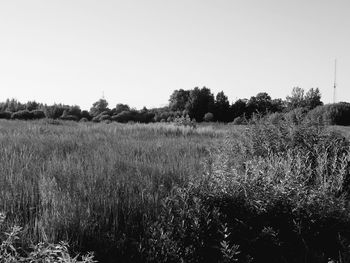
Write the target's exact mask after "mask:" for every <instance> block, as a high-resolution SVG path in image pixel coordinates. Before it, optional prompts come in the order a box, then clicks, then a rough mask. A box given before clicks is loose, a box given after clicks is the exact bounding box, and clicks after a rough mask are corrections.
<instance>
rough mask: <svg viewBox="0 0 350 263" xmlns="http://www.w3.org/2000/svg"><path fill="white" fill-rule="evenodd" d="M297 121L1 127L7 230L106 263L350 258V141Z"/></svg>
mask: <svg viewBox="0 0 350 263" xmlns="http://www.w3.org/2000/svg"><path fill="white" fill-rule="evenodd" d="M301 113H302V111H299V110H296V111H295V112H294V113H293V114H292V115H291V116H289V117H288V118H286V117H284V116H282V118H279V117H278V116H277V117H276V116H275V118H271V117H268V118H269V120H271V119H273V121H267V117H266V118H263V119H253V120H251V122H250V123H249V124H248V125H246V126H232V125H221V126H217V127H216V128H215V127H213V126H211V125H206V126H204V125H197V126H196V127H195V126H193V123H192V121H191V120H190V119H189V118H179V119H178V121H177V122H176V123H177V124H176V125H175V124H174V125H173V124H148V125H146V124H127V125H123V124H117V123H112V124H110V125H104V124H94V123H74V122H61V121H57V122H56V123H51V122H49V123H48V122H43V121H35V122H13V121H2V122H1V128H0V146H1V147H0V151H1V153H0V165H1V167H2V169H1V170H0V180H1V181H0V184H1V186H2V187H1V189H0V200H1V202H0V205H1V207H0V211H4V212H6V214H7V219H6V221H5V222H4V223H3V227H4V228H8V227H11V226H13V225H20V226H22V227H23V230H22V236H21V239H20V245H21V246H22V247H29V246H30V244H36V243H38V242H44V243H45V244H49V243H51V244H52V243H58V242H59V241H61V240H63V241H68V242H69V243H70V245H71V252H72V253H76V252H77V251H79V252H82V253H85V252H87V251H95V252H96V258H97V259H98V260H100V261H101V262H115V261H116V260H118V261H120V262H174V263H175V262H220V263H221V262H287V263H297V262H308V263H309V262H312V263H321V262H328V261H333V262H349V260H350V249H349V246H350V209H349V198H350V197H349V193H350V188H349V179H350V177H349V176H350V175H349V168H350V166H349V164H350V162H349V161H350V153H349V149H350V148H349V146H350V143H349V141H348V140H347V139H346V138H344V137H343V136H342V135H341V134H340V133H338V132H336V131H334V129H329V128H328V127H327V126H324V125H323V124H319V123H318V124H315V123H311V122H308V121H306V118H305V115H303V114H301ZM300 114H301V115H300ZM186 124H188V125H187V126H185V125H186ZM34 251H35V249H34Z"/></svg>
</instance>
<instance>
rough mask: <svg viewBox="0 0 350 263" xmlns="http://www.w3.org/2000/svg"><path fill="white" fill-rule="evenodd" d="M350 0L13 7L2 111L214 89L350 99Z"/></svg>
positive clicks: (1, 62) (4, 16)
mask: <svg viewBox="0 0 350 263" xmlns="http://www.w3.org/2000/svg"><path fill="white" fill-rule="evenodd" d="M349 14H350V1H348V0H307V1H305V0H294V1H290V0H210V1H209V0H176V1H175V0H171V1H170V0H147V1H146V0H124V1H119V0H114V1H106V0H98V1H97V0H95V1H92V0H31V1H28V0H2V1H0V40H1V41H0V91H1V92H0V101H3V100H5V99H6V98H17V99H18V100H20V101H22V102H26V101H28V100H36V101H39V102H44V103H49V104H51V103H54V102H61V103H65V104H71V105H72V104H78V105H80V106H81V107H82V108H83V109H88V108H90V106H91V105H92V103H93V102H95V101H96V100H98V99H99V98H100V97H101V96H102V92H103V91H104V94H105V97H106V99H107V100H108V101H109V102H110V106H111V107H114V106H115V104H116V103H127V104H129V105H130V106H133V107H137V108H141V107H142V106H147V107H157V106H162V105H164V104H166V103H167V102H168V99H169V96H170V94H171V93H172V91H173V90H175V89H180V88H182V89H192V88H194V87H195V86H198V87H202V86H206V87H208V88H210V89H211V90H212V91H213V92H215V93H216V92H218V91H221V90H223V91H224V92H225V93H226V95H228V97H229V99H230V100H231V101H234V100H236V99H238V98H249V97H250V96H253V95H256V94H257V93H258V92H262V91H265V92H268V93H269V94H270V95H271V96H272V97H273V98H276V97H280V98H285V97H286V95H288V94H290V92H291V90H292V88H293V87H294V86H299V87H302V88H304V89H309V88H316V87H318V88H319V89H320V90H321V93H322V98H323V101H324V102H325V103H329V102H331V101H332V94H333V91H332V85H333V76H334V59H335V58H337V60H338V90H337V100H338V101H350V89H349V88H348V87H350V74H349V73H350V15H349Z"/></svg>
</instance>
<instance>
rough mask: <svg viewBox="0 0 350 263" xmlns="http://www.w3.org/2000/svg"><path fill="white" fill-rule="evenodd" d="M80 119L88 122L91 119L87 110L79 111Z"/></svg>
mask: <svg viewBox="0 0 350 263" xmlns="http://www.w3.org/2000/svg"><path fill="white" fill-rule="evenodd" d="M81 118H84V119H85V120H86V121H90V120H91V119H92V117H91V115H90V113H89V112H88V111H87V110H83V111H81ZM85 120H84V121H85Z"/></svg>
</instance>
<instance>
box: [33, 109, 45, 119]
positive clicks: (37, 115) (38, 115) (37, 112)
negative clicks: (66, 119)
mask: <svg viewBox="0 0 350 263" xmlns="http://www.w3.org/2000/svg"><path fill="white" fill-rule="evenodd" d="M31 113H32V115H33V119H43V118H45V112H44V111H42V110H33V111H31Z"/></svg>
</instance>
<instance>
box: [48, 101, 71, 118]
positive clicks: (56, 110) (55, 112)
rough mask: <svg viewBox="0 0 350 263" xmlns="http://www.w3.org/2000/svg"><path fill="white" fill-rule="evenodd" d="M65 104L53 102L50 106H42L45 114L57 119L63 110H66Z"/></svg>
mask: <svg viewBox="0 0 350 263" xmlns="http://www.w3.org/2000/svg"><path fill="white" fill-rule="evenodd" d="M67 108H68V107H67V106H64V105H62V104H54V105H51V106H47V105H45V106H44V112H45V116H46V117H47V118H50V119H58V118H60V117H61V116H62V114H63V112H64V111H65V110H67Z"/></svg>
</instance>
